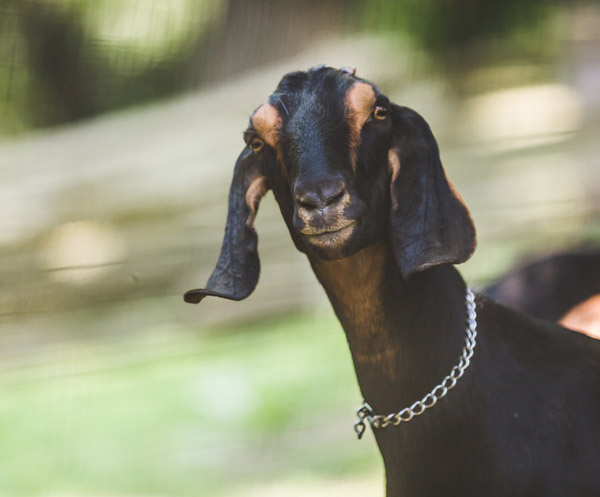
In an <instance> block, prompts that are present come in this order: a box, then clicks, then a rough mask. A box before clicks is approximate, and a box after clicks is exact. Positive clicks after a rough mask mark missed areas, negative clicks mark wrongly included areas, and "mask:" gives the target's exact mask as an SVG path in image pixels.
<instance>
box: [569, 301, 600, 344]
mask: <svg viewBox="0 0 600 497" xmlns="http://www.w3.org/2000/svg"><path fill="white" fill-rule="evenodd" d="M559 324H560V325H561V326H564V327H565V328H570V329H572V330H575V331H578V332H580V333H584V334H586V335H589V336H591V337H592V338H597V339H600V294H598V295H594V296H593V297H591V298H589V299H587V300H586V301H584V302H583V303H581V304H579V305H577V306H575V307H573V308H572V309H571V310H570V311H569V312H567V313H566V314H565V315H564V316H563V317H562V318H561V319H560V321H559Z"/></svg>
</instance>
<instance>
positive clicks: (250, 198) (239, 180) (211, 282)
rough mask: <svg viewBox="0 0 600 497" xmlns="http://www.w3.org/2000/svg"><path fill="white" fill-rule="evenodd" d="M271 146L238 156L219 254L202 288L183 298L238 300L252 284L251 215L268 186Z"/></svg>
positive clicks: (255, 266)
mask: <svg viewBox="0 0 600 497" xmlns="http://www.w3.org/2000/svg"><path fill="white" fill-rule="evenodd" d="M271 152H272V151H271V150H268V149H266V147H265V150H262V151H261V152H260V153H259V154H257V153H255V152H253V151H252V150H250V149H249V148H245V149H244V151H243V152H242V153H241V154H240V156H239V157H238V160H237V162H236V165H235V169H234V173H233V181H232V183H231V188H230V189H229V208H228V212H227V224H226V226H225V236H224V239H223V245H222V247H221V254H220V256H219V260H218V262H217V266H216V267H215V269H214V271H213V273H212V275H211V276H210V278H209V279H208V283H207V284H206V288H199V289H196V290H190V291H188V292H186V293H185V295H184V296H183V299H184V300H185V301H186V302H188V303H190V304H197V303H198V302H200V301H201V300H202V299H203V298H204V297H206V296H214V297H223V298H226V299H230V300H242V299H245V298H246V297H247V296H248V295H250V294H251V293H252V292H253V291H254V289H255V288H256V284H257V283H258V276H259V273H260V260H259V258H258V236H257V235H256V230H255V229H254V218H255V217H256V213H257V211H258V205H259V203H260V200H261V199H262V197H263V196H264V195H265V194H266V193H267V191H268V190H269V184H268V181H267V177H266V175H265V173H264V170H265V167H266V165H265V164H266V162H267V159H268V157H267V156H268V155H269V154H270V153H271Z"/></svg>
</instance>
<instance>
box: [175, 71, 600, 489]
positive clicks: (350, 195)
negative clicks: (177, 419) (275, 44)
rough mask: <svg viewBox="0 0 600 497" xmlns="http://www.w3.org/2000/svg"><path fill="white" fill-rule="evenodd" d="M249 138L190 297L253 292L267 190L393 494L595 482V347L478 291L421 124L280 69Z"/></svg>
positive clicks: (366, 89) (357, 85) (452, 201)
mask: <svg viewBox="0 0 600 497" xmlns="http://www.w3.org/2000/svg"><path fill="white" fill-rule="evenodd" d="M244 139H245V142H246V147H244V149H243V151H242V152H241V154H240V156H239V158H238V159H237V162H236V165H235V170H234V173H233V181H232V184H231V189H230V193H229V210H228V215H227V223H226V227H225V235H224V241H223V245H222V249H221V254H220V256H219V259H218V262H217V265H216V268H215V269H214V271H213V273H212V274H211V276H210V278H209V280H208V283H207V285H206V288H204V289H197V290H190V291H189V292H187V293H186V294H185V296H184V299H185V301H187V302H190V303H198V302H200V301H201V300H202V299H203V298H204V297H205V296H207V295H209V296H218V297H224V298H226V299H231V300H240V299H244V298H246V297H247V296H248V295H250V294H251V293H252V291H253V290H254V288H255V287H256V284H257V282H258V277H259V271H260V262H259V258H258V252H257V240H258V239H257V235H256V231H255V230H254V227H253V223H254V219H255V216H256V213H257V209H258V206H259V202H260V200H261V198H262V197H263V196H264V195H265V193H266V192H267V191H268V190H269V189H270V190H272V191H273V193H274V195H275V199H276V201H277V203H278V204H279V208H280V210H281V213H282V215H283V219H284V221H285V223H286V225H287V227H288V230H289V232H290V235H291V238H292V240H293V242H294V244H295V245H296V247H297V249H298V250H300V251H301V252H303V253H305V254H306V255H307V257H308V260H309V262H310V265H311V266H312V269H313V271H314V273H315V274H316V276H317V278H318V280H319V282H320V283H321V285H322V286H323V287H324V288H325V291H326V293H327V295H328V298H329V300H330V301H331V304H332V306H333V308H334V310H335V313H336V314H337V317H338V318H339V320H340V322H341V324H342V326H343V328H344V331H345V334H346V336H347V339H348V343H349V347H350V352H351V355H352V360H353V362H354V366H355V370H356V375H357V379H358V383H359V387H360V390H361V392H362V395H363V397H364V399H365V404H363V406H362V407H361V408H360V409H359V411H358V414H359V421H358V422H357V425H356V427H357V432H358V433H359V435H360V434H362V431H363V429H364V427H365V424H366V423H371V426H372V428H373V433H374V436H375V439H376V442H377V444H378V447H379V450H380V452H381V455H382V458H383V463H384V466H385V472H386V489H387V496H388V497H397V496H401V495H403V496H404V495H411V496H437V495H448V496H458V495H461V496H478V497H480V496H483V495H486V496H516V495H519V496H520V495H527V496H565V495H576V496H592V495H593V496H598V495H600V471H599V470H598V465H599V463H600V342H598V341H595V340H592V339H590V338H589V337H586V336H584V335H580V334H577V333H573V332H571V331H568V330H566V329H564V328H561V327H560V326H557V325H554V324H551V323H546V322H543V321H538V320H535V319H534V318H532V317H530V316H527V315H526V314H522V313H520V312H518V311H516V310H512V309H510V308H508V307H504V306H503V305H501V304H498V303H496V302H495V301H493V300H492V299H490V298H488V297H486V296H484V295H479V296H477V298H476V299H475V303H474V304H473V303H472V299H471V297H470V296H469V295H472V294H470V291H469V290H468V288H467V286H466V284H465V282H464V281H463V279H462V277H461V276H460V274H459V273H458V271H457V270H456V269H455V268H454V266H453V265H454V264H458V263H461V262H464V261H466V260H467V259H468V258H469V257H470V256H471V255H472V253H473V251H474V250H475V245H476V236H475V228H474V225H473V222H472V220H471V216H470V214H469V211H468V210H467V208H466V206H465V204H464V202H463V201H462V199H461V197H460V195H459V194H458V192H457V191H456V190H455V189H454V187H453V186H452V184H451V183H450V181H449V180H448V179H447V178H446V175H445V173H444V170H443V168H442V164H441V161H440V157H439V151H438V147H437V143H436V141H435V139H434V137H433V134H432V133H431V130H430V128H429V126H428V125H427V123H426V122H425V120H424V119H423V118H422V117H421V116H420V115H419V114H417V113H416V112H415V111H413V110H410V109H408V108H406V107H401V106H398V105H395V104H393V103H391V102H390V101H389V99H388V98H387V97H386V96H385V95H384V94H383V93H381V92H380V90H379V89H378V88H377V87H376V86H375V85H374V84H373V83H371V82H368V81H366V80H364V79H361V78H358V77H357V76H356V74H355V69H354V68H343V69H341V70H336V69H333V68H329V67H324V66H319V67H315V68H312V69H311V70H309V71H307V72H293V73H289V74H286V75H285V76H284V77H283V79H282V80H281V81H280V83H279V85H278V86H277V88H276V90H275V92H274V93H273V94H272V95H271V96H270V97H269V99H268V101H267V103H265V104H263V105H261V106H260V107H258V108H257V109H256V111H255V112H254V113H253V114H252V116H251V118H250V122H249V126H248V128H247V129H246V131H245V133H244ZM475 308H476V311H475ZM467 309H468V310H467ZM467 313H468V314H469V317H468V318H466V316H467ZM475 316H476V320H477V321H476V329H477V333H478V334H477V339H476V342H475V319H474V318H475ZM466 322H468V323H469V325H468V326H467V325H466ZM465 337H466V338H465ZM464 344H466V345H464ZM475 345H476V347H475ZM474 347H475V348H474ZM461 351H462V359H460V361H459V358H460V357H461ZM451 371H452V373H450V375H449V374H448V373H449V372H451ZM449 378H450V379H449ZM435 385H437V387H435ZM452 387H454V388H453V389H451V388H452ZM427 392H429V394H427ZM442 397H443V398H442ZM417 399H422V401H421V402H420V403H419V402H415V401H416V400H417ZM367 403H368V404H367ZM405 406H411V407H410V408H409V409H408V410H407V409H402V408H404V407H405ZM400 409H402V411H400ZM388 413H396V414H395V415H394V414H392V415H390V417H388V416H387V414H388ZM419 414H421V416H419V417H417V416H418V415H419ZM386 420H389V421H387V422H386ZM390 421H391V422H390ZM396 424H399V426H396Z"/></svg>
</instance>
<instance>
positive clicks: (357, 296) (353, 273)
mask: <svg viewBox="0 0 600 497" xmlns="http://www.w3.org/2000/svg"><path fill="white" fill-rule="evenodd" d="M391 258H392V254H391V253H390V250H389V246H388V244H387V243H385V242H378V243H376V244H374V245H371V246H370V247H367V248H365V249H363V250H361V251H360V252H358V253H356V254H354V255H352V256H350V257H346V258H343V259H338V260H335V261H323V260H311V263H312V266H313V270H314V272H315V274H316V275H317V278H318V279H319V281H320V282H321V284H322V285H323V287H324V288H325V289H326V291H327V293H328V295H329V298H330V300H331V302H332V304H333V307H334V309H335V310H336V313H337V315H338V318H339V319H340V322H341V323H342V326H343V327H344V329H345V330H346V332H347V337H348V341H349V342H350V349H351V351H352V354H353V359H354V362H355V366H356V367H357V369H358V368H360V365H362V366H364V367H365V368H366V369H369V370H370V369H371V368H372V367H377V369H378V370H379V369H380V368H381V370H382V371H385V372H386V373H387V375H388V377H389V378H390V379H394V378H395V375H396V371H397V370H398V369H397V367H396V358H397V356H398V350H397V347H393V346H391V345H390V344H392V343H393V340H392V339H391V337H389V336H388V334H387V330H389V329H390V327H389V326H387V324H388V323H386V322H385V312H384V308H383V301H382V297H383V291H384V290H385V289H384V288H383V286H382V285H381V282H382V281H383V279H384V270H385V268H386V267H388V263H389V261H390V260H391ZM342 310H343V311H342Z"/></svg>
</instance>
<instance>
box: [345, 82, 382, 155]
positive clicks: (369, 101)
mask: <svg viewBox="0 0 600 497" xmlns="http://www.w3.org/2000/svg"><path fill="white" fill-rule="evenodd" d="M345 105H346V117H347V119H348V121H349V124H350V154H351V157H352V166H353V167H356V160H357V152H358V146H359V145H360V132H361V130H362V127H363V126H364V124H365V123H366V122H367V119H369V116H370V115H371V112H373V107H374V106H375V90H373V87H372V86H371V85H369V84H367V83H361V82H357V83H355V84H354V85H352V86H351V87H350V89H349V90H348V91H347V92H346V98H345Z"/></svg>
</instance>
